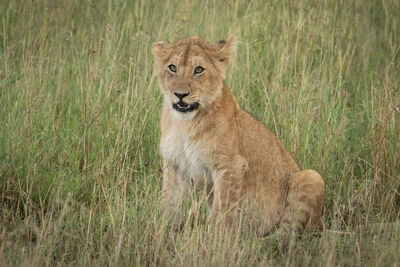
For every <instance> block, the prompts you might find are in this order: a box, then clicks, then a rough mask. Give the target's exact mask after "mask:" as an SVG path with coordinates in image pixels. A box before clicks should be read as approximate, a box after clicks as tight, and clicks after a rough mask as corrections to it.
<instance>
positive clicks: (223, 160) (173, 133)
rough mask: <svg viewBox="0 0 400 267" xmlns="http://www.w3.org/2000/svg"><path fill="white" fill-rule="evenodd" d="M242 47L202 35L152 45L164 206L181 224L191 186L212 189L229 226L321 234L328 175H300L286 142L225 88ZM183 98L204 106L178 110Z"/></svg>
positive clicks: (216, 211)
mask: <svg viewBox="0 0 400 267" xmlns="http://www.w3.org/2000/svg"><path fill="white" fill-rule="evenodd" d="M235 50H236V42H235V40H234V39H233V38H230V39H229V40H227V41H222V42H219V43H218V44H215V45H213V44H210V43H207V42H205V41H203V40H201V39H200V38H197V37H191V38H187V39H184V40H181V41H180V42H178V43H176V44H175V45H173V44H170V43H168V42H158V43H154V44H153V49H152V51H153V54H154V55H155V57H156V60H157V63H158V79H159V84H160V87H161V91H162V93H163V94H164V103H163V108H162V115H161V143H160V149H161V153H162V156H163V159H164V171H163V194H164V202H165V205H166V207H168V209H169V210H170V211H172V212H174V218H175V222H176V223H178V224H179V223H180V222H181V220H182V214H181V213H182V202H183V201H184V200H185V199H186V198H187V197H188V195H189V185H190V183H191V181H192V182H194V183H195V184H198V185H201V187H202V188H206V190H207V191H208V196H209V203H210V206H211V208H212V212H211V216H212V217H214V218H222V219H223V221H224V222H226V223H227V224H230V223H232V222H233V221H234V219H235V218H236V217H237V216H239V215H244V216H246V217H248V218H252V219H253V221H254V222H256V227H257V230H260V231H263V232H266V231H270V230H271V229H272V228H273V227H274V226H278V225H281V226H283V227H285V228H294V229H311V230H313V229H320V228H322V220H321V216H322V206H323V198H324V191H325V184H324V181H323V179H322V177H321V176H320V175H319V174H318V173H317V172H316V171H313V170H304V171H300V169H299V167H298V166H297V164H296V163H295V161H294V160H293V158H292V156H291V155H290V153H289V152H288V151H287V149H286V148H285V147H284V145H283V144H282V143H281V142H280V141H279V139H278V138H277V137H276V136H275V135H274V134H273V133H272V132H271V131H270V130H269V129H268V128H267V127H266V126H265V125H263V124H262V123H261V122H259V121H257V120H256V119H254V118H253V117H252V116H250V115H249V114H248V113H246V112H244V111H243V110H242V109H240V107H239V105H238V103H237V101H236V99H235V97H234V95H233V94H232V93H231V91H230V90H229V88H227V87H226V86H225V85H224V83H223V81H224V79H225V70H226V68H227V66H228V64H229V61H230V60H231V59H232V57H233V56H234V53H235ZM170 65H174V66H176V72H173V71H171V69H169V66H170ZM198 66H201V67H202V68H204V71H203V72H202V73H201V74H200V75H199V74H196V73H195V72H194V70H195V68H196V67H198ZM176 93H177V94H188V95H187V96H186V97H184V98H183V101H184V102H185V103H187V104H194V103H196V102H197V103H199V107H198V109H196V110H193V111H190V112H180V111H177V110H175V109H173V104H174V103H177V102H178V101H179V98H178V97H177V96H176V95H175V94H176Z"/></svg>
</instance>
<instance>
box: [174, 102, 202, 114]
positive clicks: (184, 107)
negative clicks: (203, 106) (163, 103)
mask: <svg viewBox="0 0 400 267" xmlns="http://www.w3.org/2000/svg"><path fill="white" fill-rule="evenodd" d="M172 107H173V108H174V109H175V110H177V111H179V112H190V111H193V110H196V109H197V108H198V107H199V103H197V102H195V103H193V104H187V103H185V102H183V101H179V102H177V103H174V104H172Z"/></svg>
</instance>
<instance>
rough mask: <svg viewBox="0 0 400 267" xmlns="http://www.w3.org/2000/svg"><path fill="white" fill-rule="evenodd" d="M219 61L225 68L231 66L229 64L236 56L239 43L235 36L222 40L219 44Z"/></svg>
mask: <svg viewBox="0 0 400 267" xmlns="http://www.w3.org/2000/svg"><path fill="white" fill-rule="evenodd" d="M217 47H218V57H219V61H220V62H222V63H223V65H224V66H225V67H227V66H228V65H229V62H230V61H231V60H232V59H233V57H234V56H235V54H236V49H237V41H236V38H235V37H234V36H232V35H231V36H230V37H229V39H228V40H221V41H219V42H218V44H217Z"/></svg>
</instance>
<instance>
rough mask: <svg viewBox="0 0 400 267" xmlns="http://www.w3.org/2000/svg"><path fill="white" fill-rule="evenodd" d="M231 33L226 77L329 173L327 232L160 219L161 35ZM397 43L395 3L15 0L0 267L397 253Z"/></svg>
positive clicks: (398, 9)
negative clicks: (244, 229)
mask: <svg viewBox="0 0 400 267" xmlns="http://www.w3.org/2000/svg"><path fill="white" fill-rule="evenodd" d="M158 2H159V3H158ZM229 34H234V35H235V36H236V37H237V38H238V40H239V49H238V53H237V58H236V60H235V61H234V63H233V64H232V65H231V67H230V68H229V70H228V74H227V79H226V84H227V85H228V86H229V87H230V88H231V89H232V91H233V93H234V94H235V95H236V97H237V99H238V101H239V103H240V105H241V106H242V108H243V109H245V110H247V111H248V112H250V113H251V114H253V115H254V116H256V117H257V118H259V119H260V120H262V121H263V122H265V123H266V124H267V125H268V126H269V127H270V129H271V130H273V131H274V132H275V133H276V134H277V135H278V136H279V138H280V139H281V140H282V141H283V142H284V143H285V145H286V146H287V147H288V149H289V150H290V151H291V152H292V154H293V156H294V157H295V158H296V160H297V161H298V162H299V164H300V165H301V166H302V167H303V168H313V169H316V170H318V171H319V172H320V173H321V174H322V175H323V177H324V178H325V180H326V182H327V193H326V200H325V211H324V222H325V230H324V231H323V232H322V233H321V236H319V237H318V236H312V235H308V234H304V235H302V236H299V237H297V238H290V242H289V243H286V242H284V241H283V239H285V238H281V236H280V235H279V234H278V233H276V234H272V235H270V236H268V237H266V238H257V237H255V236H254V235H252V234H251V233H249V234H245V235H238V234H235V233H225V232H218V231H215V230H213V229H212V228H210V227H209V225H208V224H207V223H205V222H204V221H205V219H204V217H206V212H204V211H203V209H202V208H201V207H202V201H201V197H198V198H193V201H192V202H193V203H192V205H195V206H197V207H200V208H198V209H197V210H196V209H195V213H194V216H193V217H194V218H189V217H187V218H186V220H187V223H186V224H185V225H184V227H183V229H182V230H181V231H174V230H173V229H171V228H170V227H169V226H168V222H167V221H166V220H165V219H163V216H162V206H161V205H160V204H161V202H160V191H161V179H162V177H161V176H162V175H161V158H160V155H159V151H158V143H159V135H160V130H159V111H160V107H161V99H162V96H161V94H160V92H159V89H158V85H157V79H156V78H155V77H154V74H153V73H154V60H153V57H152V55H151V52H150V50H151V49H150V47H151V43H152V42H155V41H159V40H166V39H169V40H170V41H173V42H175V41H177V40H179V39H181V38H183V37H187V36H192V35H198V36H200V37H203V38H205V39H207V40H210V41H215V42H216V41H218V40H220V39H222V38H225V37H227V36H229ZM399 49H400V2H399V1H396V0H383V1H374V0H371V1H362V0H355V1H302V0H300V1H268V2H265V1H261V0H253V1H236V0H235V1H212V0H205V1H193V2H191V1H188V0H183V1H173V0H166V1H122V0H115V1H79V0H71V1H60V0H57V1H50V0H47V1H46V0H38V1H21V0H8V1H7V0H5V1H1V2H0V265H3V266H4V265H17V266H18V265H36V266H43V265H92V266H93V265H98V264H101V265H116V264H118V265H145V266H147V265H151V266H154V265H167V266H171V265H172V266H175V265H185V266H186V265H192V266H220V265H234V266H251V265H266V264H267V265H268V264H269V265H304V266H309V265H314V266H315V265H328V266H334V265H345V266H349V265H362V266H365V265H370V266H384V265H386V266H391V265H395V264H398V263H399V262H400V254H399V253H398V247H399V246H400V218H399V214H400V141H399V139H400V138H399V137H400V89H399V87H400V51H399Z"/></svg>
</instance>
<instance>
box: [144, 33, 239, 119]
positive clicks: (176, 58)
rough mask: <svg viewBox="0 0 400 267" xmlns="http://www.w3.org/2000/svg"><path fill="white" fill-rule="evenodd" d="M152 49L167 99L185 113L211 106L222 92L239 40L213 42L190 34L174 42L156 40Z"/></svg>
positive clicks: (162, 88)
mask: <svg viewBox="0 0 400 267" xmlns="http://www.w3.org/2000/svg"><path fill="white" fill-rule="evenodd" d="M152 48H153V49H152V51H153V54H154V55H155V57H156V59H157V63H158V79H159V83H160V86H161V90H162V92H163V93H164V99H165V101H167V103H168V102H170V103H171V105H172V107H173V108H174V109H175V110H176V111H178V112H182V113H185V112H195V111H196V110H197V109H205V108H207V107H210V106H211V105H213V102H214V100H215V99H216V98H217V97H218V95H220V94H221V93H222V87H223V80H224V79H225V69H226V67H227V66H228V63H229V61H230V59H231V58H232V56H233V55H234V53H235V51H236V42H235V40H234V38H233V37H231V38H230V39H229V40H227V41H220V42H219V43H218V44H210V43H207V42H205V41H203V40H202V39H200V38H198V37H191V38H187V39H183V40H181V41H179V42H178V43H176V44H175V45H173V44H170V43H169V42H157V43H153V47H152Z"/></svg>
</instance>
